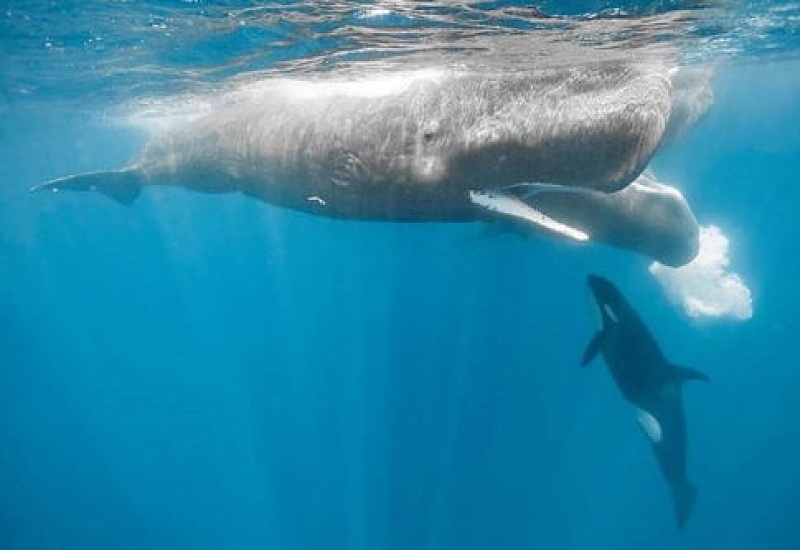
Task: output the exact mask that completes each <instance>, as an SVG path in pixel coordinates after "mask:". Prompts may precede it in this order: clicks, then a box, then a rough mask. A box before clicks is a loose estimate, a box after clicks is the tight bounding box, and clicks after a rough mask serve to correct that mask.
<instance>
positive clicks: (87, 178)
mask: <svg viewBox="0 0 800 550" xmlns="http://www.w3.org/2000/svg"><path fill="white" fill-rule="evenodd" d="M43 190H50V191H61V190H67V191H97V192H99V193H102V194H104V195H106V196H107V197H110V198H112V199H114V200H115V201H117V202H118V203H120V204H124V205H128V204H131V203H132V202H133V201H134V200H136V197H138V196H139V193H140V192H141V190H142V178H141V176H140V175H139V173H138V172H136V171H135V170H130V169H124V170H109V171H104V172H86V173H84V174H75V175H72V176H65V177H63V178H58V179H54V180H50V181H46V182H44V183H41V184H39V185H36V186H35V187H32V188H31V191H43Z"/></svg>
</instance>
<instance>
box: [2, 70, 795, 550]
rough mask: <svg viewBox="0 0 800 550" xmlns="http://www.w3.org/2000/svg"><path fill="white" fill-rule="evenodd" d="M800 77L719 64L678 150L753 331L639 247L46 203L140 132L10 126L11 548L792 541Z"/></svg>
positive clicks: (466, 228) (124, 151) (6, 263)
mask: <svg viewBox="0 0 800 550" xmlns="http://www.w3.org/2000/svg"><path fill="white" fill-rule="evenodd" d="M798 75H800V64H798V63H796V62H795V63H782V64H774V65H769V64H760V65H750V66H743V67H734V68H727V69H723V70H721V71H720V73H719V76H718V78H717V80H716V84H715V88H716V93H717V103H716V105H715V106H714V108H713V109H712V111H711V113H710V114H709V115H708V117H707V118H706V119H705V120H704V121H703V122H702V123H701V124H700V126H698V127H697V128H696V129H695V130H694V131H693V133H692V134H691V135H690V136H688V137H687V139H686V140H684V141H683V142H681V143H680V144H679V145H677V146H675V147H674V148H673V149H670V150H668V151H665V152H664V154H663V155H662V157H661V158H659V159H658V160H657V162H656V168H657V170H658V173H659V175H660V176H661V177H662V178H663V179H664V180H665V181H667V182H670V183H673V184H677V185H678V186H680V187H682V188H683V189H684V191H685V193H686V195H687V197H688V198H689V200H690V201H691V202H692V204H693V207H694V209H695V210H696V212H697V213H698V215H699V217H700V218H701V221H702V222H703V223H716V224H718V225H720V226H721V227H723V229H724V230H725V232H726V233H727V234H728V235H729V236H730V237H731V239H732V243H733V244H732V247H733V250H732V252H733V262H734V265H733V268H734V269H735V270H737V271H738V272H740V273H741V274H742V275H743V277H744V278H745V280H746V281H747V282H748V283H749V284H750V286H751V288H752V289H753V291H754V298H755V316H754V317H753V319H752V320H750V321H748V322H745V323H735V322H713V323H712V322H692V321H689V320H688V319H687V318H686V317H684V316H683V314H682V313H681V312H680V311H679V310H678V309H677V308H676V307H675V306H674V305H672V304H670V303H669V302H668V301H667V299H666V298H665V297H664V295H663V293H662V292H661V290H660V288H659V287H658V285H657V283H656V282H655V281H654V280H653V279H652V277H651V276H650V275H649V274H648V273H647V270H646V266H647V262H646V261H645V260H643V259H642V258H639V257H635V256H633V255H630V254H627V253H624V252H620V251H617V250H613V249H608V248H602V247H598V246H588V247H581V246H571V245H568V244H564V243H557V242H552V241H548V240H534V239H523V238H519V237H516V236H514V235H488V236H487V235H485V234H484V233H483V229H482V228H481V226H479V225H473V224H464V225H458V224H453V225H446V224H440V225H437V224H426V225H402V224H380V223H357V222H343V221H332V220H326V219H319V218H313V217H309V216H306V215H301V214H296V213H292V212H288V211H284V210H280V209H277V208H274V207H270V206H266V205H263V204H260V203H258V202H256V201H254V200H251V199H247V198H244V197H240V196H235V195H229V196H225V195H217V196H203V195H199V194H192V193H190V192H187V191H184V190H180V189H173V188H161V189H148V190H146V191H145V193H144V195H143V197H142V198H141V199H140V200H139V201H138V202H136V203H135V204H134V205H133V206H131V207H129V208H123V207H119V206H117V205H115V204H113V203H112V202H111V201H109V200H108V199H105V198H104V197H102V196H99V195H94V194H60V195H57V196H53V195H50V194H42V195H30V194H29V193H28V192H27V189H28V188H29V187H30V186H31V185H33V184H36V183H38V182H40V181H43V180H45V179H48V178H51V177H54V176H57V175H63V174H66V173H73V172H79V171H85V170H96V169H102V168H114V167H117V166H119V165H121V164H123V163H124V162H125V161H126V160H127V159H128V158H129V157H130V156H131V155H133V154H134V153H135V151H136V150H137V149H138V147H139V146H140V145H141V143H142V141H143V136H140V135H137V134H133V133H131V132H130V131H129V130H127V129H124V128H119V127H113V126H109V125H106V124H103V123H102V122H100V121H95V120H88V119H87V118H86V117H77V116H76V117H74V118H70V117H68V116H66V115H65V114H64V113H58V114H57V115H56V114H53V113H52V112H44V111H43V112H36V111H35V110H31V109H15V108H11V109H7V110H5V111H4V112H3V114H2V119H0V178H1V181H2V185H1V186H0V548H2V549H6V548H8V549H26V550H28V549H39V548H82V549H87V548H275V549H290V550H295V549H297V550H304V549H312V548H313V549H320V548H330V549H340V548H342V549H344V548H348V549H354V550H359V549H370V550H372V549H387V550H389V549H404V550H405V549H412V548H415V549H416V548H425V549H437V550H438V549H459V550H471V549H485V548H508V549H514V548H563V549H573V548H574V549H593V548H613V549H628V548H630V549H639V548H648V549H661V548H663V549H675V548H696V549H701V548H702V549H706V548H712V547H713V548H726V549H729V550H738V549H743V550H750V549H754V548H763V547H768V548H771V549H780V550H782V549H785V550H795V549H797V548H800V525H799V524H798V521H797V520H798V510H800V421H798V417H800V405H798V399H797V393H798V391H800V365H798V361H797V338H798V336H797V335H798V333H799V332H800V322H798V320H797V312H798V310H800V303H798V302H800V293H798V290H797V284H798V281H800V259H798V254H797V250H798V249H797V241H798V237H800V231H799V230H798V229H797V220H798V211H799V210H800V194H798V190H797V185H798V176H799V175H800V76H798ZM590 271H594V272H599V273H603V274H605V275H607V276H609V277H610V278H612V279H613V280H615V281H616V282H617V283H618V284H619V285H620V287H621V288H622V289H623V291H624V292H625V293H626V294H627V295H628V296H629V298H630V299H631V301H632V302H633V303H634V304H635V305H636V306H637V307H638V309H639V310H640V312H641V313H642V315H643V317H644V318H645V319H646V321H647V322H648V323H649V324H650V325H651V327H652V329H653V331H654V332H655V334H656V336H657V337H658V338H659V340H660V341H661V342H662V344H663V346H664V348H665V350H666V352H667V354H668V355H669V357H670V358H671V359H672V360H674V361H675V362H677V363H680V364H685V365H688V366H692V367H695V368H699V369H700V370H703V371H705V372H707V373H708V374H709V376H710V377H711V378H712V379H713V383H712V384H709V385H700V384H694V385H690V386H687V388H686V392H685V394H686V406H687V414H688V418H689V428H690V431H689V436H690V450H689V457H688V462H689V471H690V475H691V477H692V478H693V480H694V481H695V482H696V483H697V485H698V487H699V499H698V503H697V507H696V510H695V514H694V516H693V517H692V518H691V520H690V522H689V524H688V526H687V528H686V530H685V532H684V533H678V532H676V530H675V528H674V525H673V520H672V511H671V506H670V503H669V498H668V492H667V489H666V486H665V485H664V483H663V481H662V479H661V478H660V476H659V473H658V471H657V468H656V465H655V461H654V459H653V457H652V456H651V454H650V451H649V449H648V444H647V442H646V440H645V439H644V438H643V437H641V435H640V433H639V430H638V428H637V427H636V425H635V423H634V421H633V418H632V414H631V410H630V407H629V406H628V405H627V404H626V403H625V402H624V401H623V400H622V399H621V397H620V395H619V394H618V392H617V390H616V388H615V387H614V386H613V384H612V382H611V380H610V378H609V376H608V374H607V372H606V371H605V367H604V366H603V365H602V363H598V364H596V365H594V366H593V367H592V368H590V369H589V370H586V371H582V370H581V369H580V368H579V367H578V360H579V357H580V355H581V353H582V350H583V347H584V346H585V344H586V342H587V341H588V339H589V336H590V333H591V331H592V324H591V323H592V319H591V315H590V312H589V310H588V308H587V305H586V296H585V294H586V293H585V291H584V278H585V275H586V274H587V273H588V272H590Z"/></svg>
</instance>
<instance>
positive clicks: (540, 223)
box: [469, 191, 589, 241]
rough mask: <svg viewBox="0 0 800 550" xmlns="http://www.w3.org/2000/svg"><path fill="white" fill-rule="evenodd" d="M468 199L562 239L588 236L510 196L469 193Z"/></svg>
mask: <svg viewBox="0 0 800 550" xmlns="http://www.w3.org/2000/svg"><path fill="white" fill-rule="evenodd" d="M469 199H470V201H472V204H474V205H476V206H479V207H480V208H483V209H485V210H487V211H489V212H491V213H493V214H495V215H498V216H501V217H504V218H510V219H512V220H514V221H516V222H522V223H525V224H527V225H533V226H535V227H537V228H539V229H545V230H547V231H548V232H551V233H555V234H557V235H560V236H562V237H567V238H568V239H572V240H576V241H587V240H589V235H587V234H586V233H585V232H583V231H581V230H580V229H576V228H574V227H571V226H569V225H567V224H565V223H561V222H560V221H558V220H554V219H553V218H551V217H549V216H546V215H545V214H543V213H542V212H540V211H539V210H537V209H535V208H534V207H532V206H531V205H529V204H527V203H526V202H525V201H523V200H521V199H518V198H517V197H514V196H512V195H506V194H505V193H501V192H498V191H470V192H469Z"/></svg>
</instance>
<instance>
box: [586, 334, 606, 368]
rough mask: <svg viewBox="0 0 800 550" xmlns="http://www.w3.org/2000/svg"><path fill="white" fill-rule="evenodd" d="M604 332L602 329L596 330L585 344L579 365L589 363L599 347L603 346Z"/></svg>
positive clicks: (598, 351) (598, 350)
mask: <svg viewBox="0 0 800 550" xmlns="http://www.w3.org/2000/svg"><path fill="white" fill-rule="evenodd" d="M604 335H605V333H604V332H603V331H600V330H598V331H597V332H595V333H594V336H592V339H591V340H590V341H589V345H588V346H586V349H585V350H584V352H583V357H582V358H581V366H582V367H585V366H586V365H588V364H589V363H591V362H592V359H594V358H595V357H596V356H597V354H598V353H600V348H602V347H603V340H605V338H604Z"/></svg>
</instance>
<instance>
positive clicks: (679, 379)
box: [581, 275, 708, 528]
mask: <svg viewBox="0 0 800 550" xmlns="http://www.w3.org/2000/svg"><path fill="white" fill-rule="evenodd" d="M587 284H588V286H589V291H590V292H591V294H592V296H593V298H594V302H595V304H596V306H597V309H598V310H599V313H600V317H601V323H602V326H601V327H600V329H599V330H598V331H597V332H596V333H595V335H594V337H593V338H592V340H591V341H590V343H589V345H588V347H587V348H586V351H585V352H584V355H583V359H582V361H581V364H582V365H583V366H586V365H588V364H589V362H590V361H592V359H593V358H594V357H595V356H596V355H597V354H598V353H599V354H601V355H602V356H603V358H604V359H605V362H606V365H607V366H608V370H609V372H610V373H611V377H612V378H613V379H614V381H615V382H616V384H617V386H618V387H619V389H620V391H621V392H622V395H623V396H624V397H625V399H627V400H628V401H629V402H631V403H632V404H633V405H634V406H635V407H636V420H637V421H638V423H639V426H640V427H641V428H642V431H643V432H644V433H645V435H646V436H647V438H648V439H649V441H650V445H651V448H652V449H653V453H654V454H655V456H656V458H657V460H658V464H659V466H660V468H661V473H662V474H663V476H664V478H665V479H666V481H667V483H668V484H669V486H670V489H671V491H672V501H673V508H674V514H675V522H676V524H677V526H678V527H679V528H683V526H684V525H685V523H686V520H687V519H688V518H689V516H690V514H691V512H692V509H693V507H694V502H695V500H696V497H697V491H696V489H695V486H694V485H693V484H692V483H691V482H690V481H689V479H688V477H687V475H686V419H685V415H684V410H683V383H684V382H686V381H689V380H703V381H706V382H707V381H708V377H707V376H706V375H705V374H703V373H702V372H699V371H697V370H694V369H688V368H685V367H680V366H677V365H674V364H672V363H670V362H669V361H668V360H667V359H666V357H665V356H664V354H663V353H662V352H661V349H660V347H659V346H658V343H657V342H656V341H655V339H654V338H653V336H652V334H651V333H650V331H649V330H648V329H647V327H646V326H645V324H644V322H643V321H642V319H641V318H640V317H639V315H638V314H637V313H636V311H635V310H634V309H633V308H632V307H631V305H630V304H629V303H628V301H627V300H626V299H625V297H624V296H623V295H622V293H621V292H620V291H619V289H617V287H616V286H614V284H613V283H611V282H610V281H609V280H607V279H605V278H603V277H600V276H598V275H589V276H588V278H587Z"/></svg>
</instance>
